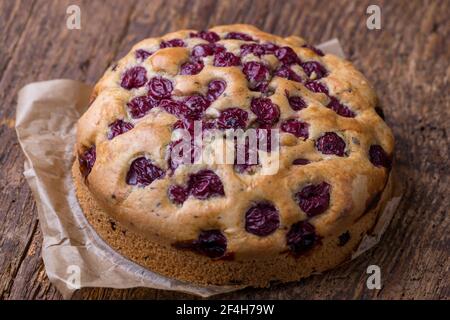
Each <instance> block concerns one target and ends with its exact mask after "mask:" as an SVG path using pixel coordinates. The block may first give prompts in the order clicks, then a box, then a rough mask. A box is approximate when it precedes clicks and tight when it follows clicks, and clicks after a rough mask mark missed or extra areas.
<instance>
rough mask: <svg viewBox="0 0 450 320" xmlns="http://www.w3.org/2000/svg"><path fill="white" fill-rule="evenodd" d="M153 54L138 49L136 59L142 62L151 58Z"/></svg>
mask: <svg viewBox="0 0 450 320" xmlns="http://www.w3.org/2000/svg"><path fill="white" fill-rule="evenodd" d="M152 54H153V53H152V52H149V51H146V50H144V49H138V50H136V52H135V56H136V59H137V60H140V61H144V60H145V59H147V58H148V57H150V56H151V55H152Z"/></svg>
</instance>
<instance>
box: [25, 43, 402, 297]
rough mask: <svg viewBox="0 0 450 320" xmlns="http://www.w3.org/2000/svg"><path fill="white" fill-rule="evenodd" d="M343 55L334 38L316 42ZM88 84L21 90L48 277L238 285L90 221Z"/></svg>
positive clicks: (74, 282) (199, 290)
mask: <svg viewBox="0 0 450 320" xmlns="http://www.w3.org/2000/svg"><path fill="white" fill-rule="evenodd" d="M318 47H319V48H320V49H322V50H323V51H324V52H327V53H333V54H335V55H338V56H341V57H344V54H343V51H342V48H341V46H340V44H339V41H338V40H337V39H333V40H330V41H328V42H326V43H323V44H322V45H320V46H318ZM91 90H92V87H91V86H88V85H86V84H83V83H81V82H77V81H73V80H51V81H43V82H36V83H30V84H28V85H26V86H25V87H23V88H22V89H21V90H20V92H19V97H18V104H17V113H16V131H17V136H18V138H19V142H20V145H21V147H22V149H23V152H24V153H25V156H26V161H25V166H24V168H25V169H24V175H25V178H26V180H27V181H28V183H29V185H30V187H31V190H32V192H33V195H34V198H35V200H36V204H37V208H38V215H39V221H40V226H41V229H42V234H43V246H42V258H43V260H44V264H45V270H46V272H47V275H48V277H49V279H50V281H51V282H52V283H53V284H54V285H55V286H56V287H57V288H58V290H59V291H60V292H61V293H62V295H63V297H64V298H70V297H71V295H72V294H73V292H74V291H75V290H76V289H79V288H82V287H111V288H133V287H149V288H155V289H165V290H175V291H182V292H187V293H191V294H195V295H199V296H202V297H209V296H212V295H215V294H219V293H225V292H230V291H234V290H239V289H241V288H243V287H242V286H220V287H219V286H206V287H201V286H197V285H192V284H189V283H184V282H181V281H178V280H174V279H169V278H167V277H164V276H161V275H159V274H156V273H153V272H151V271H149V270H146V269H144V268H142V267H140V266H139V265H137V264H135V263H133V262H131V261H129V260H128V259H126V258H125V257H123V256H121V255H120V254H118V253H116V252H115V251H114V250H112V249H111V248H110V247H109V246H108V245H107V244H106V243H105V242H104V241H103V240H102V239H100V238H99V237H98V235H97V234H96V233H95V231H94V230H93V229H92V228H91V226H90V225H89V223H88V222H87V220H86V218H85V217H84V215H83V213H82V210H81V208H80V206H79V204H78V201H77V199H76V196H75V189H74V185H73V182H72V176H71V165H72V162H73V145H74V143H75V123H76V121H77V120H78V118H79V117H80V116H81V115H82V114H83V112H84V111H85V109H86V108H87V106H88V100H89V96H90V93H91ZM399 200H400V194H397V195H396V196H395V197H394V198H392V199H391V200H390V201H389V202H388V204H387V205H386V208H385V210H384V211H383V213H382V215H381V216H380V218H379V220H378V223H377V225H376V226H375V228H374V231H373V232H372V234H371V235H366V236H364V239H363V241H362V242H361V244H360V246H359V248H358V249H357V250H356V251H355V253H354V254H353V256H352V259H354V258H355V257H356V256H358V255H360V254H361V253H363V252H364V251H366V250H368V249H369V248H371V247H373V246H374V245H375V244H377V243H378V241H379V240H380V237H381V235H382V234H383V232H384V230H385V229H386V227H387V226H388V224H389V222H390V220H391V218H392V215H393V213H394V211H395V209H396V207H397V205H398V202H399Z"/></svg>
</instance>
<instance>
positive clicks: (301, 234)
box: [286, 221, 320, 255]
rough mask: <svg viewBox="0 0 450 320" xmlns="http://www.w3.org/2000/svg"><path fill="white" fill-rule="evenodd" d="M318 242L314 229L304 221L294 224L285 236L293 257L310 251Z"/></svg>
mask: <svg viewBox="0 0 450 320" xmlns="http://www.w3.org/2000/svg"><path fill="white" fill-rule="evenodd" d="M319 241H320V238H319V237H318V236H317V234H316V229H315V228H314V226H313V225H312V224H310V223H309V222H306V221H299V222H297V223H294V224H293V225H292V226H291V228H290V230H289V232H288V233H287V234H286V243H287V245H288V247H289V248H290V250H291V252H292V253H293V254H295V255H301V254H304V253H305V252H307V251H309V250H311V249H312V248H313V247H314V246H315V245H316V244H317V243H319Z"/></svg>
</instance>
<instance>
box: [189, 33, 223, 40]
mask: <svg viewBox="0 0 450 320" xmlns="http://www.w3.org/2000/svg"><path fill="white" fill-rule="evenodd" d="M189 36H190V37H191V38H201V39H203V40H206V41H208V42H217V41H219V40H220V37H219V35H218V34H217V33H215V32H214V31H199V32H195V33H194V32H192V33H191V34H190V35H189Z"/></svg>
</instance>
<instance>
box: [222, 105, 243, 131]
mask: <svg viewBox="0 0 450 320" xmlns="http://www.w3.org/2000/svg"><path fill="white" fill-rule="evenodd" d="M247 120H248V113H247V111H244V110H242V109H240V108H229V109H226V110H223V111H222V112H221V113H220V116H219V117H218V118H217V121H216V123H217V127H218V128H219V129H245V127H246V126H247Z"/></svg>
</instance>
